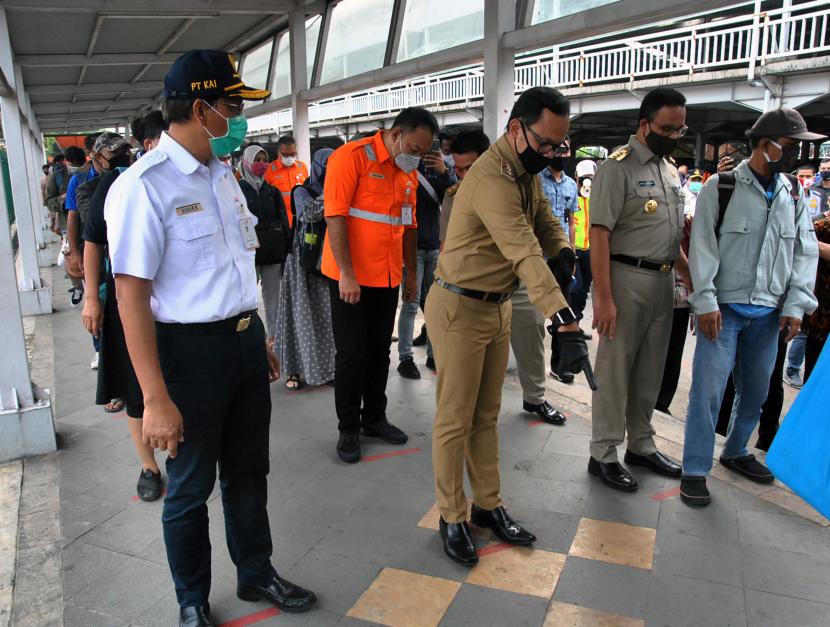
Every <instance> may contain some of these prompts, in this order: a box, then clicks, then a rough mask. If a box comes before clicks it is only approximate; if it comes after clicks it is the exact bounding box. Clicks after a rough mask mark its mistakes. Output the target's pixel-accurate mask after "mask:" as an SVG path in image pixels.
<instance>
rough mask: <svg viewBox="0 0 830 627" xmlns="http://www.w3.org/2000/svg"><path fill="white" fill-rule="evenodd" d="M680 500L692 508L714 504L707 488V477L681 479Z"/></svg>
mask: <svg viewBox="0 0 830 627" xmlns="http://www.w3.org/2000/svg"><path fill="white" fill-rule="evenodd" d="M680 500H681V501H683V502H684V503H685V504H686V505H691V506H692V507H705V506H706V505H709V503H711V502H712V497H711V496H709V490H708V489H707V488H706V477H689V476H687V477H683V478H681V479H680Z"/></svg>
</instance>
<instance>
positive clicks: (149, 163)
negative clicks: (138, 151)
mask: <svg viewBox="0 0 830 627" xmlns="http://www.w3.org/2000/svg"><path fill="white" fill-rule="evenodd" d="M164 161H167V154H166V153H165V152H163V151H161V150H151V151H150V152H148V153H146V154H145V155H144V156H142V157H141V159H139V160H138V161H136V162H135V163H134V164H133V165H131V166H130V167H129V169H130V170H133V169H134V170H137V171H136V174H137V175H138V176H141V175H142V174H144V173H145V172H146V171H147V170H149V169H150V168H152V167H153V166H156V165H158V164H159V163H163V162H164Z"/></svg>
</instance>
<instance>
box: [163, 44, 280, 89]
mask: <svg viewBox="0 0 830 627" xmlns="http://www.w3.org/2000/svg"><path fill="white" fill-rule="evenodd" d="M270 95H271V92H270V91H268V90H267V89H254V88H253V87H248V86H247V85H246V84H245V83H244V82H242V78H241V77H240V76H239V71H238V70H237V69H236V59H235V58H234V56H233V55H232V54H230V53H229V52H226V51H224V50H191V51H190V52H186V53H184V54H183V55H182V56H180V57H179V58H178V59H176V61H175V62H174V63H173V67H171V68H170V71H169V72H167V76H165V77H164V97H165V98H169V99H185V98H216V97H219V96H221V97H224V98H242V99H243V100H265V99H266V98H267V97H268V96H270Z"/></svg>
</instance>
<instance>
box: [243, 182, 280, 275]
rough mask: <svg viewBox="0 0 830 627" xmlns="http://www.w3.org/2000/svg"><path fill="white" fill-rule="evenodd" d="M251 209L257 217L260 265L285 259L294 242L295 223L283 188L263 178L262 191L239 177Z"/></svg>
mask: <svg viewBox="0 0 830 627" xmlns="http://www.w3.org/2000/svg"><path fill="white" fill-rule="evenodd" d="M239 187H240V188H241V189H242V193H243V194H244V195H245V202H246V203H247V204H248V210H249V211H250V212H251V213H253V214H254V215H255V216H256V217H257V221H258V222H257V227H256V230H257V236H258V237H259V243H260V247H259V248H257V251H256V263H257V265H271V264H274V263H282V262H283V261H285V257H286V256H287V254H288V249H289V247H290V244H291V227H290V226H289V224H288V213H287V212H286V210H285V203H284V202H283V200H282V194H281V193H280V191H279V190H278V189H276V188H274V187H272V186H271V185H269V184H268V183H265V182H263V183H262V186H261V187H260V188H259V191H257V190H255V189H254V188H253V186H251V184H250V183H248V181H246V180H245V179H242V180H241V181H239Z"/></svg>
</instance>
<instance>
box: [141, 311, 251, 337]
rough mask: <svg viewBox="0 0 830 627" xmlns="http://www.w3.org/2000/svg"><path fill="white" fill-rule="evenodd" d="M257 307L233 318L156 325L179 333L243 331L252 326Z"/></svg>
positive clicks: (158, 323) (159, 323)
mask: <svg viewBox="0 0 830 627" xmlns="http://www.w3.org/2000/svg"><path fill="white" fill-rule="evenodd" d="M256 315H257V314H256V309H252V310H251V311H243V312H242V313H241V314H237V315H235V316H233V317H231V318H227V319H225V320H217V321H215V322H192V323H188V324H179V323H178V322H156V326H157V327H160V328H162V329H164V330H165V331H175V332H178V333H242V332H243V331H245V330H247V329H248V327H249V326H251V322H252V321H253V319H254V316H256Z"/></svg>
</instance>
